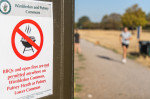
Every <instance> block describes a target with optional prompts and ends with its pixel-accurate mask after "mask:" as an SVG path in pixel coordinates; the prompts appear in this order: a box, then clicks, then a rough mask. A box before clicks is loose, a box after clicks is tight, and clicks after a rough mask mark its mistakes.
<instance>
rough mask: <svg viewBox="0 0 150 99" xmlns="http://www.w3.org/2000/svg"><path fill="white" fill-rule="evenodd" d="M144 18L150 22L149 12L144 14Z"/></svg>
mask: <svg viewBox="0 0 150 99" xmlns="http://www.w3.org/2000/svg"><path fill="white" fill-rule="evenodd" d="M146 20H147V21H149V22H150V13H148V14H147V15H146Z"/></svg>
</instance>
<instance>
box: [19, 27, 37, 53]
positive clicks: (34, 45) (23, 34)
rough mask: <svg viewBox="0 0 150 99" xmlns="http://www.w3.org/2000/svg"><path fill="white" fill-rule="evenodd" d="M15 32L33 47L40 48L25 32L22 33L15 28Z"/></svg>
mask: <svg viewBox="0 0 150 99" xmlns="http://www.w3.org/2000/svg"><path fill="white" fill-rule="evenodd" d="M17 33H18V34H20V35H21V36H22V37H23V38H24V39H25V40H26V41H27V42H28V43H29V44H31V45H32V46H33V47H34V48H35V49H37V50H40V47H39V46H38V45H37V44H36V43H35V42H33V41H32V40H31V39H30V38H29V37H28V36H27V35H26V34H25V33H23V32H22V31H21V30H20V29H17Z"/></svg>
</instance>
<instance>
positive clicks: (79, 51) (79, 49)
mask: <svg viewBox="0 0 150 99" xmlns="http://www.w3.org/2000/svg"><path fill="white" fill-rule="evenodd" d="M78 53H79V54H81V48H80V43H78Z"/></svg>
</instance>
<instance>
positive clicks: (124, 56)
mask: <svg viewBox="0 0 150 99" xmlns="http://www.w3.org/2000/svg"><path fill="white" fill-rule="evenodd" d="M126 57H127V47H126V46H125V45H123V60H122V62H123V63H126Z"/></svg>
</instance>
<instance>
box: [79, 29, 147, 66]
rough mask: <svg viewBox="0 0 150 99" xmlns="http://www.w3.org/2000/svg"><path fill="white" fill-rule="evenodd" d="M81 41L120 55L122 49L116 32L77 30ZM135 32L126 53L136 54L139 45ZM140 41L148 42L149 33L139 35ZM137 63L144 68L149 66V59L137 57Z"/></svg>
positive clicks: (118, 33)
mask: <svg viewBox="0 0 150 99" xmlns="http://www.w3.org/2000/svg"><path fill="white" fill-rule="evenodd" d="M79 33H80V35H81V38H82V39H85V40H88V41H90V42H93V43H94V44H97V45H101V46H104V47H106V48H109V49H112V50H114V51H115V52H118V53H120V54H122V47H121V44H120V41H119V36H120V33H121V31H116V30H79ZM136 37H137V35H136V32H135V34H133V35H132V38H133V39H132V40H131V43H130V47H129V49H128V53H138V52H139V44H138V40H137V38H136ZM141 40H150V33H149V32H143V33H142V34H141ZM135 60H136V61H137V62H139V63H142V64H144V65H145V66H150V58H149V57H146V58H145V57H143V56H141V55H140V56H138V57H136V59H135Z"/></svg>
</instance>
